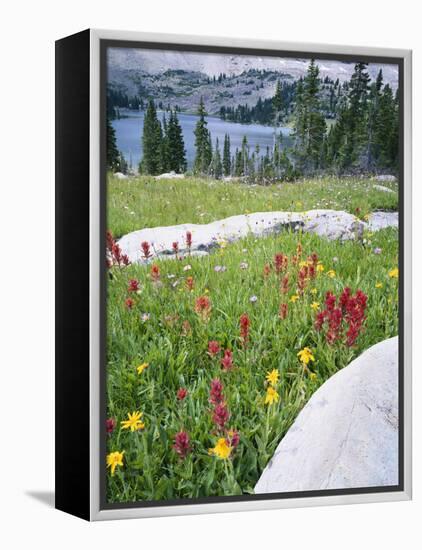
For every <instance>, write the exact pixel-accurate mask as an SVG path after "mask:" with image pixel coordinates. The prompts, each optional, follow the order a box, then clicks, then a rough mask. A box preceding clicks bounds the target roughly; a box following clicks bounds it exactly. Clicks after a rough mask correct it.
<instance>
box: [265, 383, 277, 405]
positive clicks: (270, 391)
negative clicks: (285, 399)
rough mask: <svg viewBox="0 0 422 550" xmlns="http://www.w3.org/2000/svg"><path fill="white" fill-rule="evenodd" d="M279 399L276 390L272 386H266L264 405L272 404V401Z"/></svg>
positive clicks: (275, 401)
mask: <svg viewBox="0 0 422 550" xmlns="http://www.w3.org/2000/svg"><path fill="white" fill-rule="evenodd" d="M279 399H280V396H279V395H278V393H277V391H276V390H275V389H274V388H273V387H272V386H268V388H267V393H266V395H265V405H272V404H273V403H277V401H278V400H279Z"/></svg>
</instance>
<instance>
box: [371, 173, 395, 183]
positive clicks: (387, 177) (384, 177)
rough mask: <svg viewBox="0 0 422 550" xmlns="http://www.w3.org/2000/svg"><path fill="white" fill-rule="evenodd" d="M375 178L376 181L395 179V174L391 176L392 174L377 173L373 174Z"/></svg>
mask: <svg viewBox="0 0 422 550" xmlns="http://www.w3.org/2000/svg"><path fill="white" fill-rule="evenodd" d="M375 179H376V180H377V181H396V176H393V175H392V174H379V175H378V176H375Z"/></svg>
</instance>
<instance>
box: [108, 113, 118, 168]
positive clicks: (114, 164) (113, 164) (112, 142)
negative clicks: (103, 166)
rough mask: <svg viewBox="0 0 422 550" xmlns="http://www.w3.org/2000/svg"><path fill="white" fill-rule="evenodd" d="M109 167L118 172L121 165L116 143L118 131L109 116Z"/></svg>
mask: <svg viewBox="0 0 422 550" xmlns="http://www.w3.org/2000/svg"><path fill="white" fill-rule="evenodd" d="M106 133H107V169H108V170H111V171H112V172H116V171H117V170H118V166H119V151H118V149H117V144H116V132H115V131H114V128H113V126H112V124H111V121H110V119H109V118H108V117H107V127H106Z"/></svg>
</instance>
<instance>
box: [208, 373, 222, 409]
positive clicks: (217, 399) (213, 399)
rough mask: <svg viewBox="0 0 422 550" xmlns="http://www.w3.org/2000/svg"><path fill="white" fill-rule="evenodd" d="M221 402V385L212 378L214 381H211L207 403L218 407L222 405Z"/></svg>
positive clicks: (216, 379)
mask: <svg viewBox="0 0 422 550" xmlns="http://www.w3.org/2000/svg"><path fill="white" fill-rule="evenodd" d="M223 400H224V397H223V384H222V382H221V381H220V380H219V379H218V378H214V380H211V389H210V398H209V401H210V403H211V404H212V405H218V404H219V403H222V402H223Z"/></svg>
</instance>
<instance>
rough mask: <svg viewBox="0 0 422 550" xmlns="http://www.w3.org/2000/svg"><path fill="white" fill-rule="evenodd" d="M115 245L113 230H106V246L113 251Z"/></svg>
mask: <svg viewBox="0 0 422 550" xmlns="http://www.w3.org/2000/svg"><path fill="white" fill-rule="evenodd" d="M113 245H114V237H113V233H112V232H111V231H107V232H106V247H107V250H108V251H109V252H111V250H112V248H113Z"/></svg>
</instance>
